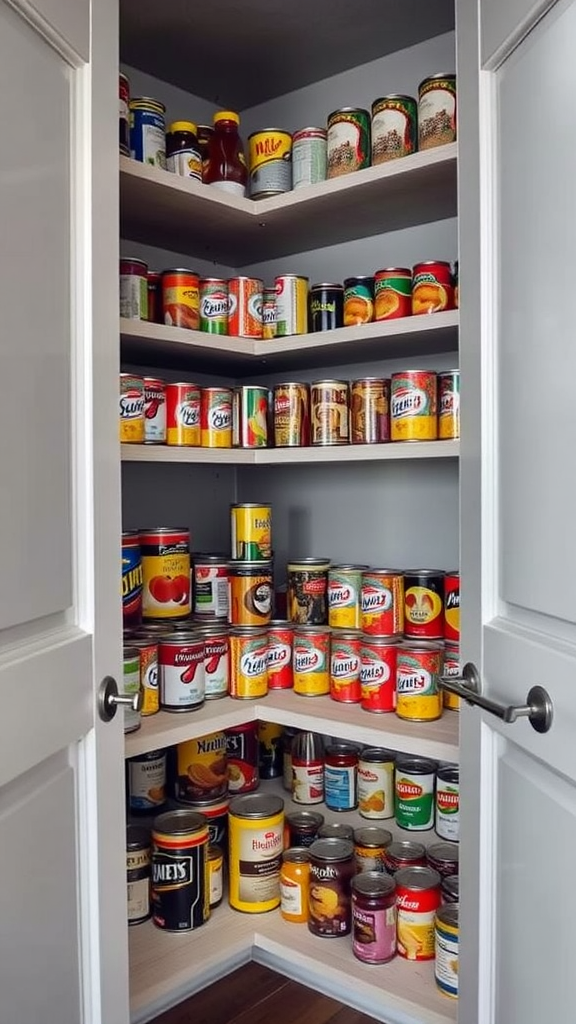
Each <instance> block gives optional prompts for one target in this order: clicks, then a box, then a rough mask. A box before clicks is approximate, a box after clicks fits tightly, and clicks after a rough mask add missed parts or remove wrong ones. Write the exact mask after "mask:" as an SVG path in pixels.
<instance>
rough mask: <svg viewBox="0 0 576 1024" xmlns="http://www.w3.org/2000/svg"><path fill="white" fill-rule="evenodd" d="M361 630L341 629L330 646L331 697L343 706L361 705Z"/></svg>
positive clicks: (334, 635)
mask: <svg viewBox="0 0 576 1024" xmlns="http://www.w3.org/2000/svg"><path fill="white" fill-rule="evenodd" d="M361 638H362V634H361V633H360V630H355V629H352V630H346V629H339V630H338V631H337V632H336V631H335V632H334V633H333V634H332V643H331V645H330V696H331V697H332V700H338V701H341V702H342V703H343V704H359V703H360V696H361V689H360V673H361V658H360V643H361Z"/></svg>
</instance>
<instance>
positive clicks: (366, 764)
mask: <svg viewBox="0 0 576 1024" xmlns="http://www.w3.org/2000/svg"><path fill="white" fill-rule="evenodd" d="M395 761H396V754H395V752H394V751H393V750H384V749H383V748H381V747H368V748H365V749H364V750H363V751H362V753H361V754H360V759H359V761H358V810H359V812H360V815H361V816H362V817H363V818H393V817H394V764H395Z"/></svg>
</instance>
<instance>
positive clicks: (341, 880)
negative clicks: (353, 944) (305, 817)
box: [308, 839, 355, 938]
mask: <svg viewBox="0 0 576 1024" xmlns="http://www.w3.org/2000/svg"><path fill="white" fill-rule="evenodd" d="M354 874H355V863H354V844H353V843H352V841H351V840H350V839H316V841H315V842H314V843H312V846H311V847H310V888H309V903H308V906H309V910H310V917H309V919H308V928H309V930H310V931H311V932H312V934H313V935H321V936H326V937H329V938H332V937H333V936H337V935H349V934H350V932H351V930H352V909H351V898H350V885H351V882H352V878H353V876H354Z"/></svg>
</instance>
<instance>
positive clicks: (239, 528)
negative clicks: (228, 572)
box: [230, 501, 272, 562]
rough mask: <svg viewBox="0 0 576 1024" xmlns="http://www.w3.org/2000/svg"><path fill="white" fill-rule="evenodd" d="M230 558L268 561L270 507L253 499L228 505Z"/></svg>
mask: <svg viewBox="0 0 576 1024" xmlns="http://www.w3.org/2000/svg"><path fill="white" fill-rule="evenodd" d="M230 530H231V536H232V552H231V556H232V558H239V559H242V560H244V561H245V562H268V561H269V560H270V559H271V557H272V507H271V505H262V504H258V502H254V501H245V502H243V503H242V504H238V505H231V506H230Z"/></svg>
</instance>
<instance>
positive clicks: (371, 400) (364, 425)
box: [350, 377, 390, 444]
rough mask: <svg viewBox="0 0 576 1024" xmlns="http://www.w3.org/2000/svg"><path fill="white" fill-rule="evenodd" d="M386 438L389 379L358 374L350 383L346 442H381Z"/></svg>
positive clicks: (388, 431) (387, 435)
mask: <svg viewBox="0 0 576 1024" xmlns="http://www.w3.org/2000/svg"><path fill="white" fill-rule="evenodd" d="M389 440H390V381H389V380H387V379H386V378H382V377H361V378H359V379H358V380H353V381H352V384H351V387H350V443H351V444H383V443H385V442H386V441H389Z"/></svg>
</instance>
